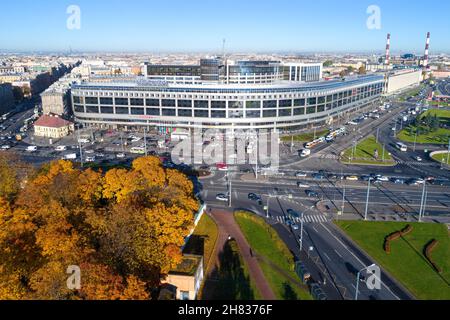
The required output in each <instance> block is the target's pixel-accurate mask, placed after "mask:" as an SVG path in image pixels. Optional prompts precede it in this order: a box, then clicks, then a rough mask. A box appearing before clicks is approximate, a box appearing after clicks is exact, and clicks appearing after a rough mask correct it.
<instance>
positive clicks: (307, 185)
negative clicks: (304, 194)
mask: <svg viewBox="0 0 450 320" xmlns="http://www.w3.org/2000/svg"><path fill="white" fill-rule="evenodd" d="M297 187H298V188H309V184H307V183H304V182H297Z"/></svg>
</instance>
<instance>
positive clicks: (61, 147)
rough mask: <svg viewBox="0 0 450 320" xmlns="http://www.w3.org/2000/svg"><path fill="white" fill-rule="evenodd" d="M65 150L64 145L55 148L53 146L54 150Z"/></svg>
mask: <svg viewBox="0 0 450 320" xmlns="http://www.w3.org/2000/svg"><path fill="white" fill-rule="evenodd" d="M66 150H67V147H66V146H57V147H56V148H55V151H66Z"/></svg>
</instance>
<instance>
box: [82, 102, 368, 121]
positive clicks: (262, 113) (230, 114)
mask: <svg viewBox="0 0 450 320" xmlns="http://www.w3.org/2000/svg"><path fill="white" fill-rule="evenodd" d="M366 98H367V97H366ZM359 100H361V99H357V97H350V98H346V99H343V100H339V101H335V102H333V103H326V104H320V105H313V106H301V107H293V108H292V107H288V108H280V109H263V110H261V109H259V110H257V109H255V110H252V109H251V108H247V109H243V108H238V109H229V110H208V109H195V110H192V109H183V108H180V107H179V108H178V109H176V108H159V107H154V108H148V107H147V108H144V107H133V106H131V107H125V106H123V107H122V106H116V107H113V106H108V105H101V106H93V105H87V106H83V105H80V104H76V105H74V110H75V112H77V113H95V114H99V113H101V114H119V115H149V116H167V117H175V116H179V117H196V118H209V117H211V118H244V117H245V118H261V117H263V118H271V117H289V116H301V115H305V114H313V113H320V112H324V111H329V110H332V109H335V108H339V107H342V106H345V105H347V104H350V103H355V102H357V101H359Z"/></svg>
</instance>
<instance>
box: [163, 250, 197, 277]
mask: <svg viewBox="0 0 450 320" xmlns="http://www.w3.org/2000/svg"><path fill="white" fill-rule="evenodd" d="M202 259H203V257H202V256H199V255H191V254H184V255H183V257H182V259H181V262H180V263H179V264H178V265H177V266H176V267H175V268H174V269H172V270H170V271H169V274H173V275H183V276H193V275H194V274H195V272H196V271H197V269H198V267H199V265H200V263H201V262H202Z"/></svg>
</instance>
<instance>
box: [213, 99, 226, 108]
mask: <svg viewBox="0 0 450 320" xmlns="http://www.w3.org/2000/svg"><path fill="white" fill-rule="evenodd" d="M226 107H227V102H226V101H211V109H225V108H226Z"/></svg>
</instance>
